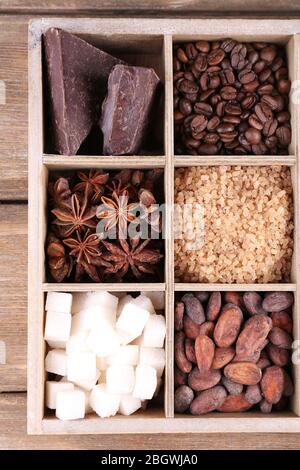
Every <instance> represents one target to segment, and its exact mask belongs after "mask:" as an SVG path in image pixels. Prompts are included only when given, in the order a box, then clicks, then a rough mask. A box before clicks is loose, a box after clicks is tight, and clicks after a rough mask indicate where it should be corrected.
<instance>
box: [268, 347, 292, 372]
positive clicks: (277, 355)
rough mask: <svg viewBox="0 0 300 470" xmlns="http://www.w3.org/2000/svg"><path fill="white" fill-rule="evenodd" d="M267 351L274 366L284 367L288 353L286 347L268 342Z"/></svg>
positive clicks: (287, 360)
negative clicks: (279, 346)
mask: <svg viewBox="0 0 300 470" xmlns="http://www.w3.org/2000/svg"><path fill="white" fill-rule="evenodd" d="M267 353H268V356H269V358H270V359H271V361H272V362H273V364H275V366H279V367H284V366H286V365H287V363H288V362H289V359H290V355H289V352H288V350H287V349H282V348H278V346H274V344H268V346H267Z"/></svg>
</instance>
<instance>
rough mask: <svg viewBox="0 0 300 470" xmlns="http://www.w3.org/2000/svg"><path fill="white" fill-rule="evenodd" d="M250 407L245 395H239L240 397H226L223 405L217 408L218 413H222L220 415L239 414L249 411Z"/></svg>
mask: <svg viewBox="0 0 300 470" xmlns="http://www.w3.org/2000/svg"><path fill="white" fill-rule="evenodd" d="M252 406H253V405H252V404H251V403H249V402H248V400H246V398H245V394H244V393H241V394H240V395H228V396H227V398H226V399H225V400H224V402H223V404H222V405H221V406H220V407H219V408H218V411H222V413H239V412H241V411H247V410H249V409H250V408H252Z"/></svg>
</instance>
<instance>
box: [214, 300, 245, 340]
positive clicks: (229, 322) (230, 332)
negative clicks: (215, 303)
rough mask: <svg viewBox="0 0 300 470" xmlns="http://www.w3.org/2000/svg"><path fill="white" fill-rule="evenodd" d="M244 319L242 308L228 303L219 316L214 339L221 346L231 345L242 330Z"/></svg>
mask: <svg viewBox="0 0 300 470" xmlns="http://www.w3.org/2000/svg"><path fill="white" fill-rule="evenodd" d="M242 321H243V313H242V311H241V309H240V308H239V307H238V306H237V305H234V304H226V305H225V306H224V307H223V308H222V310H221V314H220V316H219V319H218V321H217V324H216V326H215V330H214V340H215V343H216V345H217V346H219V347H220V348H227V347H229V346H231V345H232V344H233V343H234V342H235V340H236V338H237V336H238V334H239V331H240V328H241V324H242Z"/></svg>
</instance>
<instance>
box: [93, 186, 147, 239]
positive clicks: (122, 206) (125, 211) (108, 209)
mask: <svg viewBox="0 0 300 470" xmlns="http://www.w3.org/2000/svg"><path fill="white" fill-rule="evenodd" d="M128 199H129V198H128V192H127V191H126V190H125V191H123V193H122V194H120V195H118V194H117V193H116V192H113V193H112V196H111V197H110V198H108V197H104V196H103V197H102V198H101V201H102V203H103V204H102V205H101V206H99V208H98V210H97V217H98V218H99V219H100V220H103V221H104V222H105V225H104V230H105V231H109V230H112V229H113V228H115V227H118V228H119V236H123V238H124V235H125V233H126V229H127V222H133V221H135V219H136V211H137V210H138V208H139V204H138V203H131V204H128Z"/></svg>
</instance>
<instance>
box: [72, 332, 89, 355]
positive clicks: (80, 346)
mask: <svg viewBox="0 0 300 470" xmlns="http://www.w3.org/2000/svg"><path fill="white" fill-rule="evenodd" d="M87 335H88V333H87V331H80V332H79V333H76V334H75V335H71V336H70V338H69V339H68V341H67V342H66V353H67V354H72V353H73V352H82V351H88V350H89V349H88V345H87Z"/></svg>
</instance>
